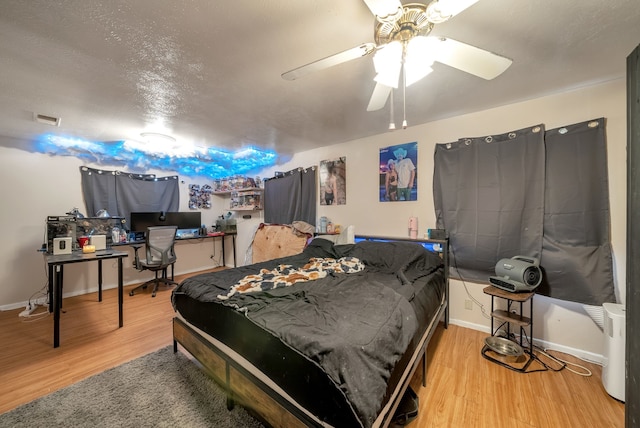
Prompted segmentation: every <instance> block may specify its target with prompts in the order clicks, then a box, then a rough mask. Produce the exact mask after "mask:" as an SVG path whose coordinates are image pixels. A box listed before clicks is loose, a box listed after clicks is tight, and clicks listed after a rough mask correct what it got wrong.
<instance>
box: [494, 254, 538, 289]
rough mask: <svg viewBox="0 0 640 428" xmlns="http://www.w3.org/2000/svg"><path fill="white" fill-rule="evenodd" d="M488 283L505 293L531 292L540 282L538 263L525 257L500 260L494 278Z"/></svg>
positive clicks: (531, 258)
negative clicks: (505, 291)
mask: <svg viewBox="0 0 640 428" xmlns="http://www.w3.org/2000/svg"><path fill="white" fill-rule="evenodd" d="M489 282H490V283H491V285H493V286H494V287H498V288H501V289H503V290H507V291H513V292H520V291H533V290H535V289H536V287H538V285H540V283H541V282H542V270H541V269H540V261H539V260H538V259H536V258H534V257H525V256H514V257H512V258H510V259H501V260H500V261H498V263H496V276H490V277H489Z"/></svg>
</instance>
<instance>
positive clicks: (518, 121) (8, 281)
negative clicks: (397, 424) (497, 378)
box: [0, 79, 626, 359]
mask: <svg viewBox="0 0 640 428" xmlns="http://www.w3.org/2000/svg"><path fill="white" fill-rule="evenodd" d="M407 113H408V120H409V123H410V125H411V112H410V111H409V112H407ZM598 117H605V118H606V119H607V122H606V123H607V142H608V164H609V188H610V201H611V217H612V218H611V226H612V228H611V240H612V245H613V253H614V262H615V266H614V269H615V282H616V287H617V294H618V296H619V297H620V299H621V301H622V302H624V297H625V296H624V290H625V269H626V267H625V260H626V86H625V81H624V80H623V79H620V80H616V81H612V82H608V83H604V84H600V85H595V86H590V87H586V88H581V89H577V90H574V91H571V92H567V93H562V94H557V95H551V96H545V97H542V98H538V99H534V100H530V101H526V102H522V103H518V104H513V105H508V106H503V107H499V108H495V109H491V110H486V111H482V112H477V113H473V114H469V115H464V116H458V117H453V118H449V119H444V120H439V121H436V122H431V123H427V124H423V125H415V126H414V125H411V126H410V127H409V128H407V129H406V130H397V131H394V132H392V133H389V132H383V133H381V134H379V135H376V136H373V137H370V138H365V139H361V140H356V141H350V142H346V143H342V144H336V145H333V146H329V147H324V148H320V149H316V150H310V151H307V152H303V153H299V154H297V155H295V156H294V157H293V158H292V160H291V161H290V162H288V163H287V164H285V165H278V166H276V167H274V168H273V169H270V170H266V171H263V172H261V173H259V174H258V175H260V176H262V177H269V176H271V175H272V174H273V172H274V171H275V170H278V171H286V170H289V169H293V168H297V167H299V166H302V167H307V166H312V165H318V163H319V162H320V161H321V160H325V159H332V158H336V157H339V156H346V159H347V204H346V205H342V206H324V205H321V206H319V208H318V216H322V215H326V216H327V217H329V218H330V219H331V220H332V221H333V222H334V223H338V224H342V225H344V226H346V225H349V224H353V225H355V227H356V233H359V234H375V235H387V236H403V237H404V236H407V235H408V231H407V222H408V218H409V217H410V216H416V217H418V219H419V227H420V231H421V232H424V231H426V229H427V228H431V227H434V225H435V215H434V209H433V199H432V173H433V151H434V146H435V144H436V143H445V142H449V141H454V140H457V139H458V138H461V137H466V136H472V137H475V136H483V135H489V134H499V133H504V132H508V131H511V130H514V129H519V128H523V127H527V126H531V125H535V124H539V123H544V124H545V126H546V128H547V129H552V128H555V127H559V126H563V125H568V124H572V123H576V122H582V121H586V120H589V119H594V118H598ZM385 128H386V125H385V124H380V129H381V130H384V129H385ZM412 141H417V142H418V168H419V179H418V200H417V201H412V202H400V203H381V202H379V201H378V157H379V152H378V150H379V149H380V148H381V147H386V146H390V145H395V144H401V143H407V142H412ZM13 146H21V147H23V146H24V143H23V142H16V141H12V140H10V139H7V138H3V137H0V180H1V181H2V187H1V188H0V200H2V201H3V202H2V207H1V208H0V215H1V217H0V228H1V229H0V231H1V236H2V245H0V284H1V285H0V308H2V309H8V308H13V307H18V306H21V305H23V304H24V302H25V301H26V300H27V299H28V298H29V297H30V296H31V295H32V294H33V293H35V292H37V291H38V290H40V289H42V288H43V287H44V286H45V283H46V269H45V265H44V262H43V257H42V254H41V253H38V252H37V251H36V250H37V249H38V248H40V246H41V245H42V243H43V241H44V233H45V218H46V216H47V215H61V214H64V213H65V212H66V211H68V210H69V209H71V208H73V207H79V208H80V209H81V211H83V210H84V201H83V199H82V194H81V190H80V173H79V171H78V167H79V166H80V165H82V162H81V161H80V160H77V159H75V158H70V157H52V156H48V155H42V154H33V153H29V152H27V151H24V150H20V149H15V148H11V147H13ZM89 166H94V167H97V166H95V165H89ZM104 168H105V169H119V168H118V167H104ZM149 172H155V173H157V174H158V175H171V174H168V173H165V172H159V171H149ZM181 180H182V181H184V183H181V185H180V190H181V210H187V209H188V208H187V200H188V197H187V193H188V189H187V185H188V184H189V183H196V184H204V183H205V182H206V180H192V179H189V178H183V177H181ZM212 199H213V207H212V209H211V210H203V222H204V223H205V224H206V225H208V226H210V225H212V224H214V223H215V217H216V216H218V215H220V214H223V213H226V212H227V211H228V209H227V208H228V207H227V206H226V203H227V202H228V201H227V199H226V198H221V197H217V196H213V197H212ZM261 220H262V215H261V213H260V214H256V213H254V214H253V218H252V219H250V220H244V219H242V218H239V219H238V228H239V234H238V237H237V258H238V262H239V263H238V264H239V265H241V264H243V262H244V256H245V252H246V248H247V245H248V244H249V242H250V240H251V237H252V233H253V230H254V229H255V226H256V225H257V224H258V223H259V222H260V221H261ZM219 251H220V249H219V243H217V244H216V246H215V247H214V246H213V244H212V241H211V240H205V241H203V242H202V243H197V244H185V243H181V244H178V247H177V253H178V263H177V265H176V271H177V272H179V273H180V272H190V271H195V270H199V269H205V268H208V267H213V266H215V262H214V261H212V260H211V259H210V256H211V255H212V254H215V256H216V258H218V257H219V254H220V253H219ZM229 253H230V252H229ZM131 259H132V255H131V257H129V258H128V259H125V260H126V261H125V282H126V283H133V282H139V281H141V280H142V279H144V278H149V277H150V275H149V276H146V275H145V274H146V273H145V274H143V273H140V272H137V271H136V270H134V269H133V268H132V267H131ZM226 264H227V265H232V264H233V258H232V256H231V255H230V254H228V255H227V260H226ZM95 271H96V268H95V267H94V266H91V265H90V264H88V263H84V264H80V265H73V266H69V267H68V268H67V269H66V270H65V290H64V291H65V295H71V294H81V293H86V292H89V291H94V290H95V289H96V285H95V284H96V282H97V278H96V272H95ZM115 284H116V273H115V263H113V265H112V266H111V267H109V266H108V264H107V265H106V266H105V286H106V287H114V286H115ZM465 286H466V288H467V289H468V290H469V292H470V294H471V295H472V296H473V298H475V299H477V300H478V301H480V302H481V303H483V304H484V305H485V306H486V307H487V311H488V308H489V307H490V300H489V299H488V298H487V296H485V295H484V294H483V293H482V289H483V288H484V287H485V286H486V284H474V283H467V284H462V283H460V282H457V281H453V282H452V284H451V320H452V322H454V323H456V324H460V325H464V326H468V327H471V328H476V329H480V330H486V331H488V328H489V320H488V319H487V318H485V317H483V316H482V314H481V311H480V310H479V308H478V307H477V306H474V308H473V310H466V309H464V301H465V300H466V299H468V298H469V297H468V296H467V294H466V292H465ZM125 304H126V299H125ZM534 336H535V338H536V339H538V340H539V341H542V343H544V344H553V345H554V346H556V347H558V348H560V349H564V350H568V351H571V352H572V353H575V354H579V355H582V356H587V357H591V358H594V359H598V358H599V356H600V354H601V353H602V333H601V332H600V330H599V329H598V327H597V326H596V324H595V323H594V322H593V321H592V320H591V319H590V318H589V317H588V316H587V315H586V313H585V312H584V310H583V309H582V308H581V306H580V305H576V304H573V303H568V302H562V301H558V300H554V299H549V298H546V297H544V296H536V297H535V298H534ZM479 347H480V345H479ZM479 350H480V348H478V352H479Z"/></svg>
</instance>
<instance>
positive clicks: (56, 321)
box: [53, 265, 64, 348]
mask: <svg viewBox="0 0 640 428" xmlns="http://www.w3.org/2000/svg"><path fill="white" fill-rule="evenodd" d="M63 268H64V266H62V265H56V266H54V269H55V274H54V275H53V347H54V348H57V347H59V346H60V308H61V307H62V271H63Z"/></svg>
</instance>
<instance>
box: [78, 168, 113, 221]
mask: <svg viewBox="0 0 640 428" xmlns="http://www.w3.org/2000/svg"><path fill="white" fill-rule="evenodd" d="M114 176H115V171H104V170H100V169H93V168H89V167H86V166H81V167H80V177H81V181H82V195H83V196H84V203H85V206H86V207H87V212H86V213H85V214H86V215H87V217H95V216H96V215H97V213H98V211H100V210H107V212H108V213H109V214H111V215H117V212H118V205H117V202H116V180H115V178H114Z"/></svg>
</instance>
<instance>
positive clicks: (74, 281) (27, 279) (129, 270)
mask: <svg viewBox="0 0 640 428" xmlns="http://www.w3.org/2000/svg"><path fill="white" fill-rule="evenodd" d="M16 145H20V146H22V147H26V146H27V145H28V143H26V142H16V141H12V140H10V139H7V138H6V137H0V181H1V182H2V187H1V188H0V200H2V201H3V202H2V207H1V208H0V231H1V236H2V245H0V284H2V285H1V286H0V310H7V309H13V308H16V307H20V306H24V305H25V302H26V301H27V300H28V299H29V298H30V297H31V296H33V295H34V293H37V294H38V296H41V294H40V293H38V292H39V291H40V290H43V289H45V287H46V283H47V269H46V265H45V263H44V258H43V255H42V253H41V252H38V251H37V250H38V249H39V248H41V246H42V244H43V243H44V242H45V236H46V227H45V224H46V218H47V216H49V215H64V214H65V213H66V212H68V211H69V210H71V209H72V208H73V207H78V208H79V209H80V212H82V213H84V214H86V215H89V213H87V212H86V207H85V204H84V199H83V197H82V190H81V186H80V184H81V178H80V172H79V167H80V166H81V165H88V166H92V167H95V168H104V169H106V170H118V169H122V168H120V167H118V166H114V167H110V166H100V165H92V164H86V163H83V162H82V161H80V160H78V159H76V158H73V157H62V156H49V155H44V154H38V153H29V152H27V151H24V150H22V149H17V148H12V147H14V146H16ZM148 172H149V173H155V174H157V175H158V176H166V175H174V174H173V173H170V172H166V171H148ZM205 183H208V184H212V183H211V181H210V180H205V179H193V178H189V177H180V185H179V186H180V210H181V211H188V210H189V208H188V195H189V189H188V186H189V184H200V185H202V184H205ZM228 208H229V207H228V198H224V197H220V196H216V195H212V208H211V209H203V210H201V212H202V222H203V224H205V225H206V226H207V227H211V226H212V225H214V224H215V219H216V218H217V216H219V215H222V214H225V213H227V212H228ZM254 217H256V215H254ZM258 217H259V216H258ZM240 221H242V220H239V222H240ZM226 239H227V250H228V251H227V254H226V262H225V264H226V265H228V266H233V255H232V251H231V243H232V241H231V238H226ZM242 239H243V236H242V235H239V236H238V241H239V242H242ZM119 248H120V249H122V250H124V251H128V252H129V257H127V258H125V259H124V281H125V285H126V284H132V283H138V282H142V281H144V280H147V279H151V278H152V277H153V274H152V273H150V272H149V271H144V272H139V271H137V270H136V269H134V268H133V266H132V261H133V259H134V254H133V250H132V249H131V248H130V247H128V246H126V247H119ZM221 250H222V249H221V240H220V238H216V239H215V240H214V239H211V238H207V239H202V240H190V241H188V242H179V243H177V244H176V255H177V257H178V261H177V263H176V265H175V271H176V273H186V272H194V271H200V270H203V269H208V268H212V267H215V266H218V265H220V264H222V257H221V256H222V251H221ZM238 259H239V260H244V254H243V253H238ZM116 267H117V262H116V261H113V262H110V263H109V262H107V263H104V275H103V276H104V282H103V286H104V288H112V287H115V286H117V271H116ZM97 281H98V279H97V264H95V263H80V264H73V265H67V266H66V267H65V277H64V294H65V296H71V295H78V294H84V293H88V292H92V291H96V290H97ZM125 302H126V300H125Z"/></svg>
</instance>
